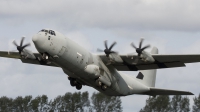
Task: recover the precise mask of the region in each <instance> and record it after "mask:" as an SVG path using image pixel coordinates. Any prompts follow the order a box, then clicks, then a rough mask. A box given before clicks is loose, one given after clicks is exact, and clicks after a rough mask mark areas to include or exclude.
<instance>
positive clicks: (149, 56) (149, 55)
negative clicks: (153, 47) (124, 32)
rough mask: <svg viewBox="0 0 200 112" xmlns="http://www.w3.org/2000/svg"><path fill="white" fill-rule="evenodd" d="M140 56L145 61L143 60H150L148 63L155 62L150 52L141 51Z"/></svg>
mask: <svg viewBox="0 0 200 112" xmlns="http://www.w3.org/2000/svg"><path fill="white" fill-rule="evenodd" d="M141 58H142V60H143V61H145V62H150V63H153V62H155V59H154V58H153V57H152V55H151V54H150V53H148V52H144V51H143V53H142V55H141Z"/></svg>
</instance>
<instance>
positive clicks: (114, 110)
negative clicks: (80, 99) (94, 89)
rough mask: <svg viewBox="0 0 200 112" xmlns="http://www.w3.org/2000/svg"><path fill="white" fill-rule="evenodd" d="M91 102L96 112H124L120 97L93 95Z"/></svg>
mask: <svg viewBox="0 0 200 112" xmlns="http://www.w3.org/2000/svg"><path fill="white" fill-rule="evenodd" d="M91 100H92V104H93V109H94V110H96V112H122V107H121V99H120V97H115V96H107V95H104V94H102V93H93V95H92V97H91Z"/></svg>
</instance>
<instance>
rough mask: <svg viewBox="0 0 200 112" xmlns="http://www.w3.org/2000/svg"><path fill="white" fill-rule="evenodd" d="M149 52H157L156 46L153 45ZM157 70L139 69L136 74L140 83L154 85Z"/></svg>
mask: <svg viewBox="0 0 200 112" xmlns="http://www.w3.org/2000/svg"><path fill="white" fill-rule="evenodd" d="M151 54H158V48H156V47H153V49H152V51H151ZM156 72H157V70H141V71H140V72H139V74H138V76H137V78H138V79H139V80H140V82H141V83H143V84H144V85H146V86H148V87H155V82H156Z"/></svg>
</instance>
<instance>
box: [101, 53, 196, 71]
mask: <svg viewBox="0 0 200 112" xmlns="http://www.w3.org/2000/svg"><path fill="white" fill-rule="evenodd" d="M99 57H100V58H101V60H102V61H103V62H104V63H105V64H108V62H110V60H109V58H107V57H106V56H105V55H99ZM113 57H116V59H119V57H120V59H121V60H122V61H121V62H119V63H117V62H116V63H111V65H112V66H113V67H115V68H116V69H117V70H119V71H138V70H149V69H162V68H173V67H184V66H185V64H186V63H194V62H200V54H180V55H161V54H152V57H153V58H154V59H155V62H153V63H149V62H144V61H142V60H141V59H139V58H138V56H137V55H132V56H127V55H118V56H113ZM136 61H137V64H135V62H136Z"/></svg>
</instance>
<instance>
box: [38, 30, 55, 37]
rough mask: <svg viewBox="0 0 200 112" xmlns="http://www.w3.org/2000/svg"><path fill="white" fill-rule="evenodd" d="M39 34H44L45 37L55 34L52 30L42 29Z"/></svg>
mask: <svg viewBox="0 0 200 112" xmlns="http://www.w3.org/2000/svg"><path fill="white" fill-rule="evenodd" d="M40 32H45V34H46V35H47V34H50V35H54V36H56V33H55V31H53V30H45V29H42V30H41V31H40Z"/></svg>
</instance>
